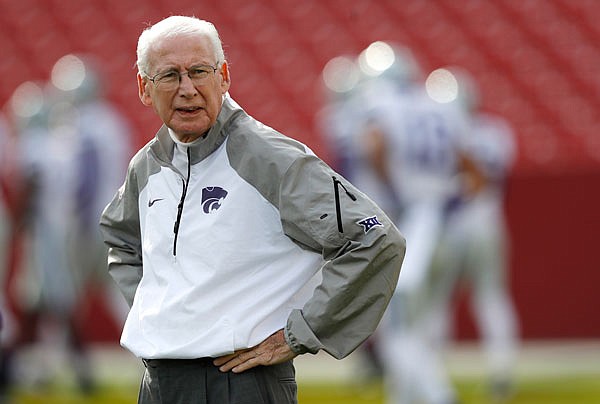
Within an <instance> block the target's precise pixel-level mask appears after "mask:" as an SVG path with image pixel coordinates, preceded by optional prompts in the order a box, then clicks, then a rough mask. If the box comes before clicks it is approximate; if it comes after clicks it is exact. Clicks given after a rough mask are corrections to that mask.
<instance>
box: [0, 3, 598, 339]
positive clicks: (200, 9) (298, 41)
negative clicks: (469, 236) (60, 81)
mask: <svg viewBox="0 0 600 404" xmlns="http://www.w3.org/2000/svg"><path fill="white" fill-rule="evenodd" d="M169 14H186V15H191V14H193V15H196V16H199V17H201V18H205V19H208V20H210V21H212V22H214V23H215V24H216V26H217V27H218V29H219V31H220V33H221V36H222V40H223V41H224V44H225V51H226V53H227V55H228V60H229V62H230V69H231V74H232V80H233V85H232V88H231V93H232V95H233V97H234V98H235V99H236V100H237V101H238V102H239V103H240V104H241V105H242V106H243V107H244V108H245V109H246V110H247V111H248V112H249V113H251V114H252V115H254V116H255V117H257V118H258V119H260V120H263V121H264V122H266V123H267V124H269V125H271V126H273V127H274V128H276V129H278V130H280V131H282V132H283V133H286V134H288V135H290V136H292V137H295V138H297V139H300V140H302V141H304V142H305V143H307V144H308V145H309V146H310V147H312V148H313V149H314V150H315V151H316V152H317V153H318V154H320V155H321V156H322V157H323V158H324V159H325V160H327V159H328V157H329V156H331V153H332V150H327V147H326V145H325V142H324V141H323V140H322V138H321V136H320V134H319V133H318V130H317V127H316V124H315V122H314V121H315V120H314V116H315V113H316V112H317V111H318V110H319V108H320V107H321V104H322V102H323V94H322V88H321V82H320V72H321V70H322V68H323V67H324V65H325V63H326V62H327V61H328V60H329V59H330V58H332V57H334V56H337V55H340V54H357V53H358V52H359V51H360V50H362V49H363V48H365V47H366V46H367V45H368V44H369V43H370V42H372V41H375V40H394V41H396V42H400V43H404V44H405V45H407V46H409V47H411V48H412V49H413V50H414V52H415V54H416V56H417V57H418V58H419V60H420V62H421V64H422V66H423V67H424V68H425V69H426V70H432V69H434V68H437V67H440V66H442V65H448V64H452V65H461V66H464V67H465V68H467V69H469V70H470V71H471V72H472V73H473V75H474V76H475V78H476V79H477V80H478V81H479V83H480V86H481V91H482V94H483V95H484V97H483V105H484V108H485V109H487V110H489V111H494V112H497V113H499V114H501V115H504V116H505V117H506V118H507V119H508V120H509V121H510V122H511V124H512V125H513V126H514V128H515V131H516V134H517V136H518V145H519V151H520V153H519V158H518V163H517V169H516V173H515V175H516V176H517V177H518V178H520V180H519V181H517V182H516V184H515V185H514V186H513V188H512V191H513V194H514V195H528V198H529V199H524V198H520V199H519V196H515V197H514V198H513V199H511V200H509V204H508V211H509V217H510V219H511V225H512V228H513V232H514V233H515V258H514V265H513V266H515V267H516V268H517V270H518V271H519V272H518V274H517V275H515V276H516V277H517V278H516V279H515V280H513V282H515V288H516V293H517V299H518V300H519V304H520V306H521V307H520V308H521V309H522V313H523V315H524V316H525V317H526V320H527V321H530V322H528V323H527V324H528V326H527V327H530V328H526V329H525V333H526V334H529V335H531V336H536V337H539V336H544V335H553V336H589V335H596V336H599V335H600V324H598V323H597V322H596V323H594V324H592V325H590V324H589V322H588V323H587V324H585V325H583V324H584V320H583V319H584V318H588V316H587V315H586V313H590V314H591V313H592V310H595V311H594V312H596V314H597V308H598V304H599V303H598V297H597V296H598V294H597V292H595V291H592V290H590V287H591V285H594V284H595V285H598V282H600V279H598V276H599V275H598V272H600V271H597V269H598V268H597V267H598V258H594V259H593V260H591V259H590V258H589V255H590V250H592V251H593V249H594V248H597V234H598V227H597V226H598V225H599V224H600V217H599V214H598V213H595V212H597V206H598V201H599V199H600V191H595V192H592V191H590V189H591V186H590V182H593V181H597V180H598V177H599V176H598V173H600V133H598V132H600V114H599V113H598V111H600V74H598V70H599V68H600V46H599V44H600V24H598V23H597V21H598V19H599V18H600V1H596V0H494V1H483V0H460V1H456V0H352V1H345V0H302V1H297V0H260V1H258V0H257V1H246V0H219V1H209V0H145V1H133V0H90V1H80V0H17V1H14V0H0V53H1V55H2V56H1V57H0V105H5V103H6V102H7V101H8V100H9V98H10V96H11V94H12V92H13V91H14V90H15V88H16V87H17V86H18V85H19V84H20V83H22V82H24V81H26V80H46V79H48V77H49V73H50V69H51V68H52V65H53V63H54V62H55V61H56V60H57V59H58V58H59V57H61V56H62V55H64V54H66V53H70V52H84V53H93V54H95V55H97V56H98V57H99V58H100V60H101V61H103V62H104V68H105V74H106V75H107V77H110V80H109V81H108V84H109V88H106V92H107V94H108V95H109V97H110V99H112V100H113V101H114V102H115V103H116V104H117V105H118V106H120V108H122V110H123V111H125V112H126V113H127V114H128V115H129V117H130V118H131V120H132V122H133V124H134V127H135V129H136V133H137V138H136V139H135V143H136V145H137V146H141V145H142V144H144V143H145V142H146V141H147V140H149V139H150V138H151V137H152V136H153V135H154V133H155V131H156V130H157V128H158V127H159V125H160V122H159V120H158V118H157V117H156V116H155V115H154V114H153V112H152V111H150V110H149V109H148V108H145V107H143V106H142V104H141V103H140V102H139V101H138V99H137V88H136V82H135V73H136V70H135V68H134V64H135V48H136V42H137V37H138V35H139V33H140V32H141V31H142V30H143V29H144V27H145V26H146V25H147V24H149V23H154V22H156V21H158V20H159V19H161V18H162V17H165V16H167V15H169ZM572 173H576V174H577V173H584V174H582V175H583V176H582V177H578V178H579V180H578V181H577V182H576V183H575V185H573V183H572V182H569V181H567V180H568V178H567V177H566V176H569V175H571V174H572ZM590 173H591V174H590ZM550 175H553V176H554V177H552V178H550V179H548V178H549V177H548V176H550ZM565 178H567V179H566V180H565ZM576 187H579V188H576ZM595 188H598V186H597V185H596V186H595ZM578 190H579V191H578ZM582 190H584V191H582ZM553 192H560V193H561V194H562V199H560V198H559V199H555V196H556V194H555V193H553ZM534 193H537V194H534ZM567 193H568V194H567ZM535 196H537V197H538V198H539V199H535V198H534V199H531V198H532V197H535ZM594 201H596V202H594ZM593 206H596V210H594V211H592V210H588V209H587V207H592V209H593ZM581 212H585V213H583V214H580V215H579V216H574V215H575V213H581ZM557 219H559V220H558V222H557ZM551 222H553V223H554V224H551ZM556 226H562V227H556ZM582 232H583V233H582ZM581 234H583V236H582V237H583V239H582V237H580V236H581ZM565 236H566V237H565ZM565 239H566V240H565ZM571 248H573V250H571ZM570 251H571V252H570ZM552 254H554V255H552ZM596 256H597V254H596ZM581 267H585V268H584V269H583V271H584V272H585V275H581V274H579V275H576V274H575V272H574V275H572V277H571V278H570V279H569V282H571V283H572V286H573V287H574V288H579V290H580V291H581V295H580V296H578V297H577V298H573V300H571V301H569V302H565V301H564V300H563V301H562V302H561V303H557V302H556V299H559V297H560V296H561V292H562V293H564V289H563V288H562V287H563V285H564V282H565V276H566V273H567V271H565V268H574V270H575V271H579V270H580V269H581ZM592 268H595V272H593V273H594V274H595V275H593V276H594V277H595V278H593V279H592V278H589V277H588V275H589V274H590V273H591V271H590V269H592ZM590 279H591V281H590ZM544 282H545V283H544ZM532 291H533V292H532ZM531 293H533V294H534V295H535V296H536V298H535V299H534V298H531ZM538 297H539V298H538ZM562 298H564V296H563V297H562ZM582 299H583V300H582ZM559 300H560V299H559ZM525 302H527V304H525ZM548 302H550V305H548V304H549V303H548ZM559 307H560V308H561V309H560V310H559V314H558V316H559V317H560V316H562V317H560V318H561V319H562V322H560V321H559V322H558V323H557V322H556V318H557V312H556V311H552V309H557V308H559ZM594 307H595V309H594ZM573 310H575V311H577V313H579V314H578V316H579V315H580V316H581V318H576V317H578V316H575V317H573V316H572V313H573ZM581 310H583V312H582V311H581ZM571 320H572V321H573V323H570V322H569V321H571ZM574 321H577V324H575V323H574ZM578 327H579V328H578Z"/></svg>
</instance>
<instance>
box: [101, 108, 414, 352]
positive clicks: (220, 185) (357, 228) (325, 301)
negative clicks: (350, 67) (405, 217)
mask: <svg viewBox="0 0 600 404" xmlns="http://www.w3.org/2000/svg"><path fill="white" fill-rule="evenodd" d="M181 158H183V159H184V161H185V162H186V163H187V164H184V169H183V170H181V169H178V168H177V164H174V161H177V160H178V159H179V160H181ZM100 228H101V230H102V233H103V236H104V239H105V242H106V244H107V245H108V247H109V259H108V267H109V272H110V274H111V275H112V277H113V278H114V280H115V281H116V283H117V284H118V286H119V287H120V289H121V291H122V292H123V294H124V296H125V298H126V299H127V301H128V303H129V304H130V306H131V310H130V312H129V315H128V317H127V320H126V322H125V326H124V329H123V334H122V336H121V344H122V345H123V346H124V347H126V348H127V349H129V350H130V351H131V352H132V353H133V354H135V355H136V356H138V357H141V358H147V359H150V358H199V357H216V356H220V355H223V354H227V353H231V352H232V351H234V350H237V349H242V348H248V347H250V346H254V345H256V344H258V343H260V342H261V341H263V340H264V339H265V338H266V337H268V336H269V335H271V334H272V333H273V332H275V331H277V330H279V329H282V328H284V330H285V336H286V340H287V342H288V344H289V345H290V347H291V348H292V350H293V351H294V352H296V353H305V352H311V353H316V352H317V351H319V350H320V349H324V350H325V351H327V352H328V353H329V354H331V355H332V356H334V357H336V358H343V357H345V356H346V355H348V354H349V353H351V352H352V351H353V350H354V349H355V348H356V347H357V346H358V345H359V344H360V343H361V342H363V341H364V340H365V339H366V338H367V337H368V336H369V335H371V334H372V333H373V331H374V330H375V328H376V326H377V324H378V323H379V320H380V319H381V317H382V315H383V312H384V311H385V309H386V307H387V305H388V303H389V300H390V298H391V296H392V294H393V293H394V289H395V287H396V283H397V280H398V276H399V273H400V267H401V264H402V260H403V257H404V251H405V240H404V238H403V237H402V235H401V234H400V233H399V232H398V230H397V229H396V228H395V227H394V225H393V224H392V222H391V221H390V219H389V218H388V217H387V216H386V215H385V214H384V213H383V211H382V210H381V209H380V208H379V207H378V206H376V205H375V203H373V202H372V201H371V200H370V199H369V198H368V197H367V196H365V195H364V194H363V193H361V192H360V191H359V190H357V189H356V188H355V187H353V186H352V184H350V183H348V182H347V181H346V180H345V179H344V178H342V177H341V176H340V175H339V174H337V173H336V172H335V171H333V170H332V169H331V168H330V167H329V166H327V165H326V164H325V163H324V162H323V161H321V160H320V159H319V158H318V157H316V156H315V155H314V153H312V152H311V151H310V150H309V149H308V148H307V147H306V146H305V145H303V144H302V143H300V142H298V141H295V140H293V139H291V138H288V137H285V136H284V135H282V134H280V133H278V132H277V131H275V130H274V129H272V128H269V127H267V126H265V125H263V124H262V123H260V122H258V121H256V120H255V119H253V118H252V117H250V116H249V115H247V114H246V113H245V112H244V111H243V110H242V109H241V108H240V107H239V105H237V104H236V103H235V102H234V101H233V100H232V99H231V98H229V97H225V99H224V102H223V107H222V110H221V112H220V114H219V116H218V119H217V122H216V123H215V125H214V126H213V127H212V128H211V129H210V130H209V132H208V133H207V134H206V135H205V136H204V137H202V138H201V139H200V140H198V141H196V142H194V143H193V144H191V145H190V146H189V147H182V146H181V145H178V144H176V143H175V142H174V141H173V139H172V138H171V136H169V133H168V130H167V128H166V127H163V128H161V130H160V131H159V132H158V133H157V135H156V137H155V138H154V139H153V140H151V141H150V142H149V143H148V144H146V145H145V146H144V147H143V148H142V149H141V150H140V151H139V152H138V153H137V154H136V155H135V156H134V157H133V159H132V160H131V162H130V164H129V168H128V172H127V178H126V180H125V183H124V184H123V186H122V187H121V188H120V189H119V191H118V193H117V194H116V195H115V197H114V199H113V200H112V202H111V203H110V204H109V205H108V206H107V207H106V209H105V210H104V212H103V214H102V218H101V221H100Z"/></svg>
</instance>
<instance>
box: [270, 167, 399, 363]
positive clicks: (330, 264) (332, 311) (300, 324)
mask: <svg viewBox="0 0 600 404" xmlns="http://www.w3.org/2000/svg"><path fill="white" fill-rule="evenodd" d="M279 195H280V205H279V206H280V214H281V215H282V223H283V225H284V229H285V231H286V234H287V235H288V236H289V237H291V238H292V239H294V240H295V241H296V242H297V243H299V244H301V245H305V246H306V247H307V248H314V249H320V251H321V253H322V254H323V257H324V259H325V264H324V266H323V267H322V274H323V281H322V283H321V284H320V285H319V286H318V287H317V288H316V290H315V292H314V295H313V296H312V298H311V299H310V300H309V301H308V302H307V303H306V304H305V305H304V307H303V308H302V309H297V310H294V311H293V312H292V313H291V314H290V316H289V318H288V321H287V325H286V328H285V335H286V340H287V342H288V344H289V345H290V347H291V348H292V350H293V351H294V352H296V353H299V354H300V353H306V352H310V353H316V352H317V351H319V350H320V349H324V350H325V351H326V352H328V353H329V354H330V355H332V356H334V357H335V358H338V359H341V358H343V357H345V356H347V355H348V354H350V353H351V352H352V351H353V350H354V349H356V347H358V346H359V345H360V344H361V343H362V342H363V341H365V340H366V339H367V337H369V336H370V335H371V334H372V333H373V332H374V331H375V329H376V327H377V325H378V323H379V321H380V320H381V317H382V316H383V313H384V311H385V310H386V308H387V305H388V303H389V301H390V299H391V297H392V295H393V293H394V290H395V288H396V283H397V281H398V276H399V274H400V267H401V265H402V260H403V259H404V253H405V248H406V244H405V240H404V238H403V236H402V235H401V234H400V233H399V231H398V230H397V229H396V227H395V226H394V224H393V223H392V221H391V220H390V219H389V218H388V217H387V216H386V215H385V214H384V212H383V211H382V210H381V209H380V208H379V207H378V206H377V205H376V204H375V203H374V202H373V201H372V200H371V199H369V198H368V197H367V196H366V195H365V194H363V193H362V192H360V191H359V190H358V189H356V188H355V187H354V186H353V185H352V184H350V183H349V182H347V181H346V180H345V179H344V178H342V177H341V176H339V175H338V174H337V173H335V172H334V171H333V170H332V169H331V168H329V167H328V166H327V165H326V164H325V163H323V162H322V161H320V160H319V159H317V158H316V157H311V156H307V157H305V158H301V159H299V160H297V161H296V162H295V163H294V164H293V165H292V166H291V167H290V168H289V169H288V170H287V172H286V174H285V175H284V178H283V179H282V182H281V189H280V193H279Z"/></svg>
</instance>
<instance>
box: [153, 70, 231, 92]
mask: <svg viewBox="0 0 600 404" xmlns="http://www.w3.org/2000/svg"><path fill="white" fill-rule="evenodd" d="M218 68H219V65H217V66H211V65H198V66H192V67H190V68H189V69H188V70H187V71H186V72H184V73H181V72H180V71H179V70H167V71H166V72H161V73H157V74H155V75H154V76H153V77H148V80H150V81H151V82H152V83H154V85H155V86H156V87H157V88H158V87H160V89H161V90H165V91H171V90H175V89H176V88H178V87H179V85H180V84H181V76H183V75H185V74H187V76H188V77H189V78H190V80H192V83H193V84H194V86H201V85H203V84H204V83H206V80H207V79H208V77H209V76H210V75H211V74H212V73H215V72H216V71H217V69H218Z"/></svg>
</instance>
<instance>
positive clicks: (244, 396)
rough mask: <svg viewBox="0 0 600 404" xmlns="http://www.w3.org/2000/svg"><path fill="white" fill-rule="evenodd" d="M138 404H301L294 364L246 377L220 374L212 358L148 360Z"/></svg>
mask: <svg viewBox="0 0 600 404" xmlns="http://www.w3.org/2000/svg"><path fill="white" fill-rule="evenodd" d="M144 365H145V366H146V370H145V372H144V376H143V379H142V383H141V386H140V394H139V398H138V404H297V402H298V398H297V393H298V387H297V385H296V379H295V369H294V365H293V363H292V362H291V361H290V362H286V363H282V364H280V365H274V366H259V367H255V368H252V369H250V370H247V371H245V372H242V373H237V374H236V373H233V372H227V373H223V372H221V371H219V368H217V367H216V366H214V365H213V364H212V359H211V358H206V359H204V358H202V359H189V360H188V359H153V360H144Z"/></svg>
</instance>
